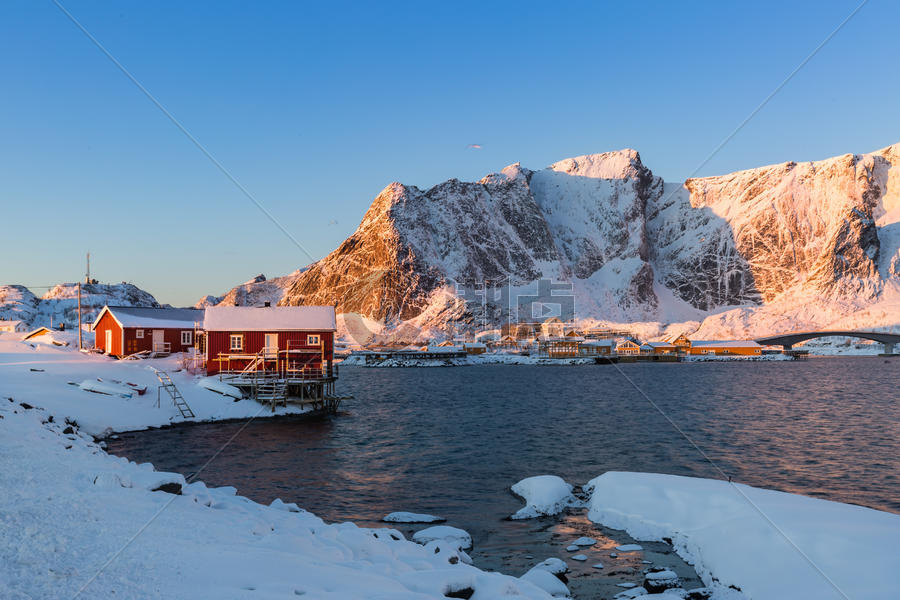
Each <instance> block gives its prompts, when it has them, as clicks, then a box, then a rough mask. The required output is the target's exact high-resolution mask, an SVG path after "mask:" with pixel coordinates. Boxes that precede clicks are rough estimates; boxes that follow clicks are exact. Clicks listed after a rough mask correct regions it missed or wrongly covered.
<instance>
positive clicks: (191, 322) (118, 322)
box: [91, 306, 203, 356]
mask: <svg viewBox="0 0 900 600" xmlns="http://www.w3.org/2000/svg"><path fill="white" fill-rule="evenodd" d="M202 320H203V311H202V310H197V309H194V308H144V307H135V306H104V307H103V310H101V311H100V314H98V315H97V318H96V319H94V323H93V324H92V325H91V329H92V330H93V331H94V334H95V336H94V346H96V347H97V348H99V349H100V350H102V351H103V352H105V353H106V354H109V355H111V356H128V355H129V354H134V353H135V352H142V351H145V350H146V351H151V352H187V351H188V350H190V349H191V348H193V347H194V329H195V328H196V326H197V325H198V324H199V323H200V322H201V321H202Z"/></svg>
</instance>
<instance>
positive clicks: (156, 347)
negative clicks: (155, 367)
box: [153, 342, 172, 353]
mask: <svg viewBox="0 0 900 600" xmlns="http://www.w3.org/2000/svg"><path fill="white" fill-rule="evenodd" d="M153 351H154V352H167V353H171V352H172V344H170V343H169V342H153Z"/></svg>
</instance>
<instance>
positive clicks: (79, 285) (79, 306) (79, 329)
mask: <svg viewBox="0 0 900 600" xmlns="http://www.w3.org/2000/svg"><path fill="white" fill-rule="evenodd" d="M81 349H82V345H81V283H79V284H78V351H79V352H81Z"/></svg>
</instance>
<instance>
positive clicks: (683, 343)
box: [669, 333, 691, 354]
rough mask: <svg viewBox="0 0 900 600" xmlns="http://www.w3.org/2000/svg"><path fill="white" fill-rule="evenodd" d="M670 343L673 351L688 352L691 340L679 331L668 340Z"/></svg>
mask: <svg viewBox="0 0 900 600" xmlns="http://www.w3.org/2000/svg"><path fill="white" fill-rule="evenodd" d="M669 343H670V344H672V345H673V346H675V351H676V352H678V353H679V354H688V353H690V350H691V340H689V339H688V337H687V336H686V335H685V334H683V333H681V334H679V335H676V336H675V337H673V338H672V339H671V340H670V341H669Z"/></svg>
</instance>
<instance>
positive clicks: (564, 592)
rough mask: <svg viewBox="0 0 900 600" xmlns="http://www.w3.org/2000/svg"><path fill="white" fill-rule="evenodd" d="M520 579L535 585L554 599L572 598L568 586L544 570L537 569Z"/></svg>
mask: <svg viewBox="0 0 900 600" xmlns="http://www.w3.org/2000/svg"><path fill="white" fill-rule="evenodd" d="M520 579H524V580H525V581H528V582H531V583H533V584H534V585H536V586H537V587H539V588H541V589H542V590H544V591H545V592H547V593H548V594H550V595H551V596H553V597H554V598H568V597H569V596H570V593H569V588H568V586H566V584H565V583H563V582H562V580H560V578H559V577H557V576H556V575H554V574H553V573H551V572H549V571H546V570H544V569H539V568H537V567H535V568H533V569H531V570H530V571H528V572H527V573H525V574H524V575H522V577H521V578H520Z"/></svg>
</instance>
